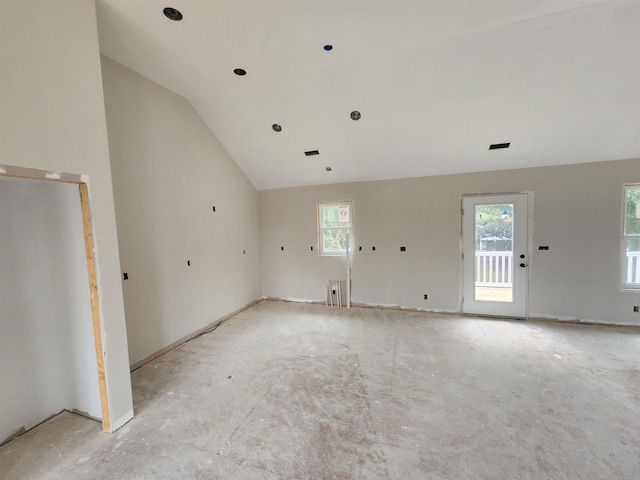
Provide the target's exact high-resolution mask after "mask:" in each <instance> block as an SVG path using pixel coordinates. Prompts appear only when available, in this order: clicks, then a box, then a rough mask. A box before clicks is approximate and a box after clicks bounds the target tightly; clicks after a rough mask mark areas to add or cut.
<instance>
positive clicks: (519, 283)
mask: <svg viewBox="0 0 640 480" xmlns="http://www.w3.org/2000/svg"><path fill="white" fill-rule="evenodd" d="M527 209H528V196H527V194H526V193H522V194H514V195H483V196H465V197H463V198H462V240H463V260H462V268H463V292H462V311H463V312H464V313H469V314H481V315H499V316H505V317H525V316H526V314H527V278H528V275H527V266H528V263H529V259H528V231H527V229H528V223H529V221H528V213H527Z"/></svg>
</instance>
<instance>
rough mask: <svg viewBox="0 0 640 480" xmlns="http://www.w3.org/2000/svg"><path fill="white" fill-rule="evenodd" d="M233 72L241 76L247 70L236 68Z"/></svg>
mask: <svg viewBox="0 0 640 480" xmlns="http://www.w3.org/2000/svg"><path fill="white" fill-rule="evenodd" d="M233 73H235V74H236V75H238V76H240V77H242V76H243V75H246V74H247V71H246V70H245V69H244V68H236V69H235V70H234V71H233Z"/></svg>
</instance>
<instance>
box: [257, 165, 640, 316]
mask: <svg viewBox="0 0 640 480" xmlns="http://www.w3.org/2000/svg"><path fill="white" fill-rule="evenodd" d="M625 182H640V160H626V161H614V162H601V163H593V164H582V165H573V166H560V167H542V168H533V169H522V170H509V171H500V172H492V173H478V174H464V175H451V176H441V177H425V178H413V179H404V180H391V181H381V182H362V183H349V184H336V185H327V186H316V187H304V188H291V189H279V190H266V191H260V192H259V194H258V195H259V203H260V228H261V238H262V257H261V258H262V288H263V295H264V296H269V297H277V298H297V299H308V300H322V299H323V287H322V286H323V282H324V281H326V280H328V279H338V278H344V277H345V274H344V259H342V258H329V257H319V256H318V255H317V249H314V251H313V252H311V251H310V249H309V247H310V246H311V245H314V246H315V245H317V239H316V228H317V227H316V203H317V202H319V201H330V200H345V199H349V200H353V201H354V224H355V245H356V251H355V252H354V254H353V275H352V278H353V301H354V302H361V303H370V304H376V305H400V306H403V307H408V308H420V309H425V310H443V311H453V312H457V311H460V298H461V278H460V261H461V260H460V221H461V217H460V204H461V197H462V195H464V194H473V193H507V192H521V191H531V192H533V193H534V206H533V245H532V247H533V255H532V258H531V259H530V284H529V291H530V295H529V314H530V315H531V316H546V317H554V318H567V317H568V318H577V319H581V320H595V321H602V322H616V323H629V324H631V323H633V324H640V316H638V314H637V313H633V305H637V304H638V302H639V301H640V293H630V292H621V291H620V228H621V227H620V222H621V205H622V185H623V183H625ZM539 245H548V246H549V251H538V250H537V248H538V246H539ZM281 246H284V247H285V250H284V251H281V249H280V247H281ZM359 246H362V248H363V250H362V251H358V247H359ZM372 246H375V247H376V251H372V250H371V247H372ZM401 246H406V248H407V251H406V252H404V253H402V252H400V247H401ZM425 293H426V294H428V295H429V299H428V300H423V295H424V294H425Z"/></svg>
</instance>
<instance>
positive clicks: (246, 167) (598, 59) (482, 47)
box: [97, 0, 640, 190]
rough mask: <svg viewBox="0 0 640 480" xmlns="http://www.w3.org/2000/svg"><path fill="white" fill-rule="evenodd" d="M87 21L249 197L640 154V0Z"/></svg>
mask: <svg viewBox="0 0 640 480" xmlns="http://www.w3.org/2000/svg"><path fill="white" fill-rule="evenodd" d="M165 7H172V8H175V9H177V10H179V11H180V12H181V13H182V16H183V18H182V20H180V21H173V20H170V19H169V18H167V17H166V16H165V15H164V14H163V9H164V8H165ZM97 11H98V27H99V35H100V49H101V51H102V53H103V54H104V55H106V56H108V57H110V58H112V59H114V60H116V61H117V62H119V63H121V64H123V65H125V66H127V67H129V68H131V69H133V70H135V71H137V72H139V73H140V74H142V75H144V76H146V77H147V78H149V79H151V80H153V81H155V82H157V83H159V84H161V85H163V86H165V87H167V88H168V89H170V90H172V91H174V92H176V93H178V94H179V95H181V96H183V97H185V98H186V99H188V100H189V101H190V102H191V104H192V105H193V106H194V108H195V109H196V110H197V111H198V112H199V113H200V115H201V116H202V118H203V119H204V120H205V121H206V122H207V124H208V125H209V127H210V128H211V130H212V131H213V132H214V133H215V135H216V136H217V137H218V139H219V140H220V142H221V143H222V144H223V145H224V147H225V148H226V149H227V150H228V152H229V153H230V155H231V156H232V157H233V159H234V160H235V161H236V162H237V163H238V165H239V166H240V168H241V169H242V170H243V171H244V172H245V174H246V175H247V177H248V178H249V180H250V181H251V182H252V183H253V184H254V186H255V187H256V188H257V189H259V190H262V189H270V188H279V187H289V186H299V185H310V184H323V183H337V182H347V181H361V180H377V179H389V178H403V177H415V176H428V175H441V174H450V173H461V172H477V171H488V170H500V169H507V168H521V167H530V166H538V165H555V164H568V163H582V162H592V161H601V160H617V159H625V158H637V157H640V53H639V52H640V47H639V46H640V1H638V0H600V1H598V0H414V1H408V0H407V1H403V0H163V1H157V0H136V1H130V0H97ZM325 46H326V48H325ZM329 46H332V49H330V50H329ZM238 68H241V69H244V70H245V71H246V75H244V76H239V75H236V74H235V73H234V70H235V69H238ZM352 111H358V112H360V114H361V118H360V119H359V120H352V119H351V112H352ZM273 124H278V125H280V126H281V127H282V129H281V131H280V132H276V131H275V130H274V129H273V128H272V125H273ZM496 143H510V146H509V148H506V149H495V150H490V149H489V147H490V145H491V144H496ZM309 150H318V152H319V154H318V155H314V156H306V155H305V151H309ZM327 167H331V171H327Z"/></svg>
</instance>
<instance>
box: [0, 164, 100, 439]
mask: <svg viewBox="0 0 640 480" xmlns="http://www.w3.org/2000/svg"><path fill="white" fill-rule="evenodd" d="M25 170H26V169H25ZM76 177H77V179H76ZM0 222H1V224H2V229H1V230H0V244H1V245H2V248H1V251H0V304H1V305H2V313H1V315H2V322H0V326H1V334H0V378H1V379H2V380H1V382H2V383H1V385H2V388H0V442H2V441H3V440H5V439H8V438H11V437H12V436H14V434H16V433H19V432H20V431H21V430H23V429H28V428H31V427H32V426H34V425H36V424H38V423H39V422H41V421H42V420H45V419H46V418H48V417H49V416H51V415H52V414H56V413H58V412H59V411H61V410H63V409H67V410H72V411H74V410H75V411H78V412H80V413H84V414H86V415H88V416H90V417H94V418H97V419H100V420H101V421H102V425H103V430H105V431H111V421H110V413H109V403H108V395H107V387H106V378H105V371H104V357H103V349H102V328H101V321H100V312H99V304H98V289H97V282H96V265H95V259H94V242H93V232H92V222H91V213H90V206H89V195H88V187H87V184H86V183H85V182H83V181H81V180H80V177H79V176H74V175H68V174H47V172H41V171H33V172H32V171H27V172H26V173H25V175H22V174H20V175H15V174H14V173H13V172H12V173H11V174H7V173H6V172H3V171H2V170H0Z"/></svg>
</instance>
